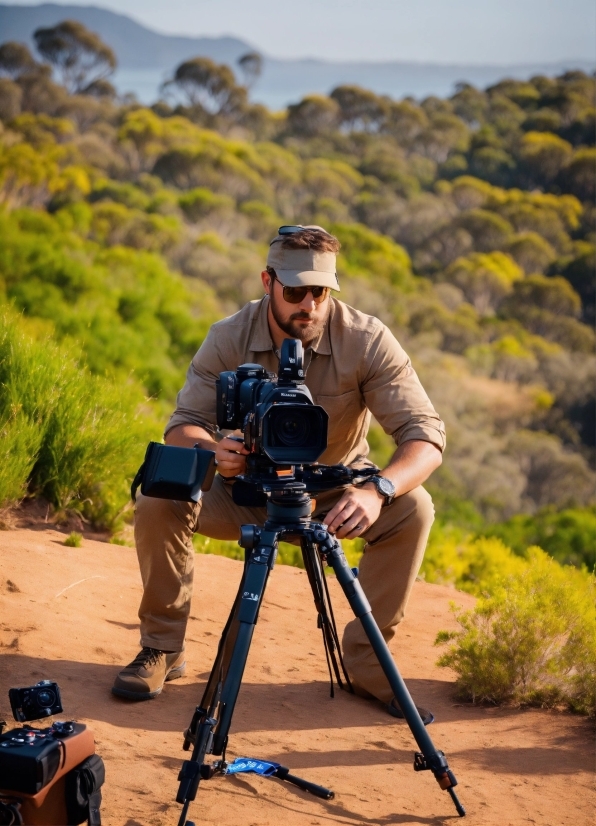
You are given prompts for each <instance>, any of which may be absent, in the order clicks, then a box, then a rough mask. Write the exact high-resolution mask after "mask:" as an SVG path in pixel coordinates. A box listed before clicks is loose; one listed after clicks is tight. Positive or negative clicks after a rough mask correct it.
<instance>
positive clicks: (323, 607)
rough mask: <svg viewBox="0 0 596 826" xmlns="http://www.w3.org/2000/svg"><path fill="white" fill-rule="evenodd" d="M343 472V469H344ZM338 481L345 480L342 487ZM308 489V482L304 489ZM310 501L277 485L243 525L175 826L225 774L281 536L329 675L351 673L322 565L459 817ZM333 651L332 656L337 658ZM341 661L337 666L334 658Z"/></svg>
mask: <svg viewBox="0 0 596 826" xmlns="http://www.w3.org/2000/svg"><path fill="white" fill-rule="evenodd" d="M342 470H344V471H347V470H348V469H346V468H343V469H342ZM345 481H346V480H344V484H345ZM319 485H320V486H319V487H318V489H319V490H320V489H324V488H327V489H329V488H332V487H339V486H340V485H338V484H337V477H336V479H335V480H334V482H333V483H328V484H326V485H323V484H321V483H319ZM309 490H310V492H312V491H313V487H310V486H309ZM311 505H312V498H311V496H310V495H309V492H308V491H307V484H305V483H304V482H296V481H294V482H292V483H290V484H287V483H286V484H283V485H280V486H278V487H277V488H274V489H273V490H270V496H269V497H268V498H267V502H266V508H267V520H266V522H265V524H264V526H263V527H262V528H261V527H257V526H256V525H243V526H242V528H241V534H240V540H239V544H240V545H241V546H242V547H243V548H244V549H245V555H246V561H245V566H244V573H243V576H242V580H241V582H240V587H239V589H238V593H237V595H236V599H235V601H234V604H233V606H232V610H231V612H230V615H229V617H228V620H227V623H226V625H225V628H224V630H223V633H222V636H221V640H220V643H219V648H218V652H217V656H216V658H215V662H214V665H213V668H212V670H211V673H210V676H209V680H208V682H207V686H206V688H205V692H204V694H203V697H202V700H201V704H200V705H199V706H197V708H196V710H195V713H194V715H193V718H192V721H191V724H190V726H189V728H188V729H187V730H186V732H185V734H184V745H183V748H184V750H185V751H188V750H189V749H190V747H191V745H192V746H193V751H192V756H191V759H190V760H185V761H184V763H183V764H182V769H181V771H180V774H179V776H178V780H179V781H180V786H179V788H178V794H177V796H176V801H177V802H178V803H181V804H183V808H182V812H181V815H180V820H179V822H178V826H194V824H193V823H191V821H187V820H186V816H187V814H188V808H189V805H190V803H191V802H192V801H193V800H194V799H195V797H196V794H197V791H198V788H199V784H200V781H201V780H208V779H209V778H211V777H213V776H214V775H215V774H216V773H218V772H219V773H225V771H226V768H227V763H226V761H225V752H226V747H227V743H228V733H229V729H230V725H231V722H232V715H233V713H234V707H235V705H236V700H237V698H238V692H239V691H240V685H241V682H242V675H243V673H244V667H245V665H246V661H247V658H248V652H249V649H250V644H251V641H252V636H253V632H254V628H255V625H256V623H257V619H258V615H259V608H260V606H261V602H262V600H263V595H264V593H265V587H266V585H267V580H268V578H269V573H270V572H271V570H272V568H273V566H274V564H275V559H276V556H277V548H278V542H279V541H280V540H282V539H288V540H294V541H297V540H298V541H299V542H300V545H301V549H302V555H303V558H304V565H305V569H306V571H307V574H308V578H309V582H310V585H311V588H312V591H313V596H314V600H315V605H316V608H317V611H318V614H319V626H320V627H321V629H322V632H323V641H324V645H325V652H326V656H327V663H328V666H329V670H330V674H331V669H332V668H333V671H334V672H335V677H336V680H337V682H338V684H339V686H340V687H343V681H342V675H341V672H340V666H341V669H342V671H343V676H344V679H345V681H346V683H347V686H348V687H349V688H350V689H351V685H350V682H349V677H348V675H347V673H346V672H345V669H344V668H343V661H342V660H341V653H340V647H339V639H338V635H337V630H336V628H335V622H334V619H333V611H332V608H331V601H330V599H329V592H328V590H327V583H326V580H325V576H324V573H323V570H322V562H325V563H326V564H327V565H329V566H330V567H331V568H333V570H334V572H335V574H336V577H337V581H338V582H339V584H340V586H341V588H342V590H343V592H344V594H345V595H346V597H347V599H348V602H349V603H350V606H351V607H352V610H353V611H354V614H355V615H356V616H357V617H358V618H359V619H360V621H361V623H362V625H363V628H364V631H365V633H366V635H367V637H368V639H369V642H370V644H371V646H372V648H373V651H374V652H375V654H376V656H377V658H378V660H379V663H380V665H381V667H382V669H383V672H384V673H385V676H386V677H387V680H388V682H389V685H390V686H391V689H392V691H393V693H394V696H395V699H396V702H397V703H398V705H399V707H400V709H401V711H402V713H403V716H404V718H405V720H406V722H407V724H408V726H409V727H410V730H411V732H412V734H413V736H414V739H415V740H416V743H417V744H418V747H419V748H420V752H417V753H416V754H415V757H414V770H415V771H424V770H430V771H432V773H433V774H434V776H435V779H436V780H437V782H438V784H439V786H440V788H441V789H444V790H447V792H448V793H449V795H450V796H451V798H452V800H453V802H454V804H455V808H456V810H457V812H458V814H459V815H460V817H463V816H464V815H465V809H464V808H463V806H462V805H461V803H460V802H459V800H458V798H457V795H456V793H455V791H454V786H456V785H457V780H456V779H455V777H454V775H453V773H452V772H451V770H450V769H449V766H448V765H447V760H446V758H445V755H444V754H443V752H442V751H437V750H436V749H435V747H434V745H433V742H432V740H431V738H430V737H429V735H428V732H427V731H426V728H425V727H424V723H423V722H422V720H421V718H420V715H419V713H418V710H417V708H416V706H415V705H414V702H413V700H412V698H411V696H410V694H409V692H408V689H407V688H406V685H405V683H404V681H403V679H402V677H401V675H400V673H399V671H398V669H397V666H396V665H395V663H394V661H393V658H392V656H391V653H390V651H389V649H388V647H387V643H386V642H385V640H384V638H383V636H382V634H381V632H380V630H379V627H378V626H377V623H376V622H375V620H374V618H373V616H372V613H371V607H370V605H369V603H368V600H367V599H366V596H365V594H364V591H363V590H362V587H361V585H360V583H359V582H358V579H357V576H356V574H355V573H354V571H352V569H351V568H350V567H349V565H348V562H347V560H346V557H345V555H344V553H343V550H342V548H341V545H340V544H339V542H338V541H337V540H336V539H335V538H334V537H333V536H331V535H330V534H329V533H328V531H327V530H326V527H325V525H323V524H320V523H316V522H311V511H312V507H311ZM336 652H337V655H336ZM338 659H339V663H338ZM331 683H332V690H333V679H332V681H331ZM207 754H213V755H215V756H220V757H221V760H219V761H217V762H215V763H213V764H208V763H205V757H206V755H207ZM274 776H277V777H278V778H280V779H281V780H285V781H287V782H290V783H293V784H294V785H296V786H298V787H300V788H302V789H304V790H305V791H308V792H310V793H311V794H314V795H316V796H317V797H321V798H323V799H327V800H330V799H331V798H332V797H333V796H334V795H333V792H332V791H330V790H329V789H326V788H324V787H322V786H317V785H316V784H314V783H309V782H308V781H306V780H302V779H301V778H298V777H296V776H295V775H292V774H290V773H289V770H288V769H287V768H285V767H284V766H278V767H277V768H276V769H275V771H274Z"/></svg>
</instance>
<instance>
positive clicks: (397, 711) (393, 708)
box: [385, 697, 435, 726]
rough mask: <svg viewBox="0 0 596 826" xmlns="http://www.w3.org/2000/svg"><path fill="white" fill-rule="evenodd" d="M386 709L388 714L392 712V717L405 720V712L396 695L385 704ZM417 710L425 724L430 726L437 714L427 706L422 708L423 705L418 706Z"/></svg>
mask: <svg viewBox="0 0 596 826" xmlns="http://www.w3.org/2000/svg"><path fill="white" fill-rule="evenodd" d="M385 709H386V710H387V713H388V714H391V716H392V717H397V718H398V719H399V720H404V719H405V717H404V713H403V711H402V710H401V708H400V707H399V706H398V705H397V700H396V699H395V697H394V698H393V699H392V700H391V702H390V703H387V704H386V705H385ZM416 711H417V712H418V714H419V715H420V718H421V720H422V722H423V723H424V725H425V726H430V724H431V723H432V721H433V720H434V719H435V715H434V714H433V713H432V711H429V710H428V709H427V708H422V707H421V706H416Z"/></svg>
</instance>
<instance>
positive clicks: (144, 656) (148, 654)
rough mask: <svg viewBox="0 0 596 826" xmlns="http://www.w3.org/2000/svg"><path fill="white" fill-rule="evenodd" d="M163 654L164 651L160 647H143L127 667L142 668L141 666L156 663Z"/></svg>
mask: <svg viewBox="0 0 596 826" xmlns="http://www.w3.org/2000/svg"><path fill="white" fill-rule="evenodd" d="M162 656H163V651H160V650H159V648H143V649H142V650H141V651H139V653H138V654H137V656H136V657H135V658H134V660H133V661H132V662H131V663H130V664H129V665H128V666H127V668H141V666H145V667H147V666H148V665H155V664H156V663H157V662H158V661H159V659H160V657H162Z"/></svg>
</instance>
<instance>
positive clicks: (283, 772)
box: [273, 766, 335, 800]
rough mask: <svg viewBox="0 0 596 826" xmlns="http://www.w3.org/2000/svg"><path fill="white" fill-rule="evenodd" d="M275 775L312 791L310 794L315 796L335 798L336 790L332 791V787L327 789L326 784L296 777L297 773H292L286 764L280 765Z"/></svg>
mask: <svg viewBox="0 0 596 826" xmlns="http://www.w3.org/2000/svg"><path fill="white" fill-rule="evenodd" d="M273 777H279V779H280V780H286V781H287V782H288V783H293V784H294V786H298V788H299V789H302V790H303V791H305V792H310V794H314V795H315V797H320V798H322V799H323V800H333V798H334V797H335V792H332V791H331V789H326V788H325V786H317V784H316V783H310V782H309V781H308V780H303V779H302V778H301V777H296V775H295V774H290V770H289V769H287V768H286V767H285V766H280V767H279V768H278V769H277V770H276V771H275V773H274V774H273Z"/></svg>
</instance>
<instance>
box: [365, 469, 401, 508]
mask: <svg viewBox="0 0 596 826" xmlns="http://www.w3.org/2000/svg"><path fill="white" fill-rule="evenodd" d="M362 487H367V488H368V489H369V490H374V491H375V492H376V494H377V496H378V497H379V499H381V500H382V503H383V505H390V504H391V502H393V500H394V499H395V485H394V484H393V482H392V481H391V480H390V479H388V478H387V477H386V476H381V475H380V474H378V475H376V476H371V477H370V478H369V479H367V481H366V482H365V483H364V484H363V485H362Z"/></svg>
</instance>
